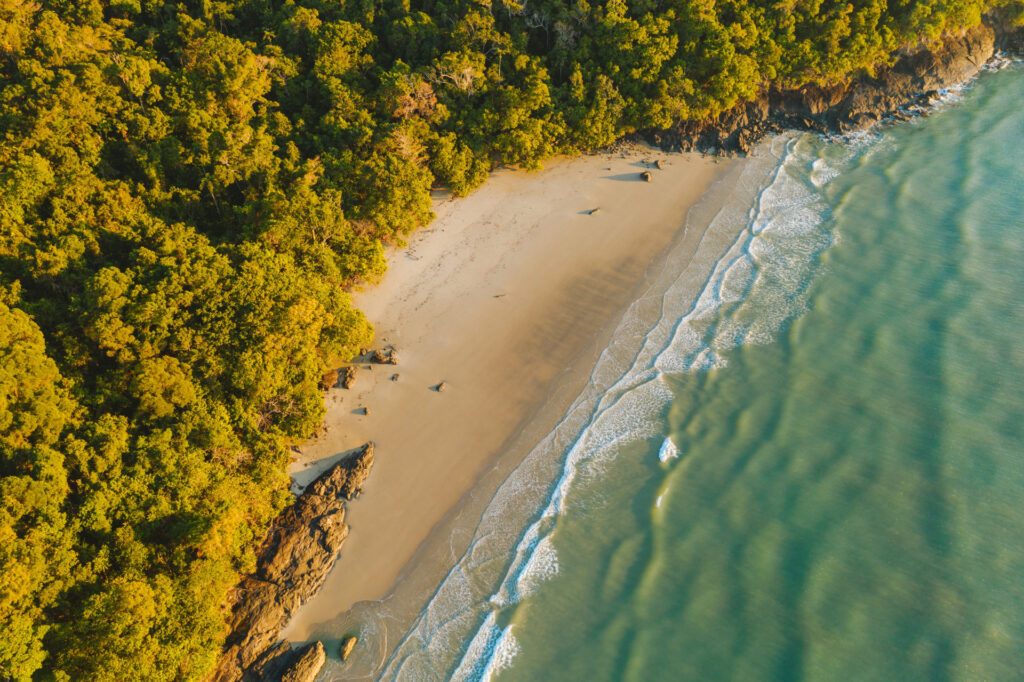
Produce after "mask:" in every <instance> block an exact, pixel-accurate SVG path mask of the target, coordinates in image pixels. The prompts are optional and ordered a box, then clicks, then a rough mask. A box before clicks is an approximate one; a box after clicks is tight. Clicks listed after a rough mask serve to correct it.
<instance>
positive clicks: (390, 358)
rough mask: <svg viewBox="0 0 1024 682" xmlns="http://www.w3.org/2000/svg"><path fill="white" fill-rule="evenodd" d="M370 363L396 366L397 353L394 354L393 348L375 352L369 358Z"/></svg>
mask: <svg viewBox="0 0 1024 682" xmlns="http://www.w3.org/2000/svg"><path fill="white" fill-rule="evenodd" d="M370 360H371V361H372V362H375V363H377V364H378V365H397V364H398V353H396V352H395V349H394V348H388V349H386V350H379V349H378V350H375V351H373V355H371V356H370Z"/></svg>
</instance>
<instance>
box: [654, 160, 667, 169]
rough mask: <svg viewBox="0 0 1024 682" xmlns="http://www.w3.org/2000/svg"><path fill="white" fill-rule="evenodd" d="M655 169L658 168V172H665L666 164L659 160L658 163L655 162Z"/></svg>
mask: <svg viewBox="0 0 1024 682" xmlns="http://www.w3.org/2000/svg"><path fill="white" fill-rule="evenodd" d="M654 167H655V168H657V169H658V170H664V168H665V164H663V163H662V162H661V159H658V160H657V161H655V162H654Z"/></svg>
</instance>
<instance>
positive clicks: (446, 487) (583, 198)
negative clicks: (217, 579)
mask: <svg viewBox="0 0 1024 682" xmlns="http://www.w3.org/2000/svg"><path fill="white" fill-rule="evenodd" d="M658 159H661V160H662V162H663V163H662V169H660V170H659V169H657V168H656V167H655V164H654V163H653V162H654V161H655V160H658ZM739 163H741V162H737V161H725V160H721V159H718V158H702V157H700V156H698V155H696V154H666V153H664V152H660V151H658V150H654V149H650V148H646V147H644V146H640V145H635V144H624V145H621V146H620V147H618V148H617V149H616V150H615V151H614V152H611V153H604V154H600V155H594V156H588V157H580V158H576V159H570V160H562V159H560V160H556V161H554V162H552V163H551V164H549V166H548V167H547V168H546V169H545V170H542V171H540V172H537V173H521V172H502V173H498V174H496V175H495V177H492V178H491V180H490V181H489V182H488V183H487V185H485V186H484V187H483V188H482V189H481V190H478V192H476V193H474V194H473V195H471V196H470V197H467V198H464V199H460V200H458V201H454V202H446V203H444V204H442V205H441V206H440V207H439V209H438V217H437V219H436V220H435V222H434V223H433V224H432V225H431V226H430V227H429V228H427V229H426V230H424V231H423V232H421V233H418V234H417V235H416V236H414V237H413V239H412V240H411V241H410V244H409V246H408V247H407V248H406V249H402V250H400V251H396V252H394V253H393V254H392V255H391V259H392V263H391V266H390V268H389V272H388V274H387V275H386V276H385V279H384V281H383V282H382V283H381V284H380V285H379V286H377V287H375V288H373V289H372V290H370V291H367V292H364V293H362V294H360V295H358V296H357V297H356V299H357V304H358V305H359V306H360V308H362V309H363V310H364V311H366V313H367V315H368V316H369V318H370V319H371V320H372V321H373V322H374V323H375V324H376V325H377V328H378V341H379V342H380V343H382V344H384V345H388V344H394V346H395V347H396V348H397V352H398V354H399V357H400V358H401V360H400V364H399V365H397V366H389V365H375V366H373V367H374V369H372V370H367V369H365V365H362V366H361V367H363V368H362V369H360V370H359V375H358V376H357V378H356V383H355V385H354V387H353V388H352V389H351V390H345V389H334V390H332V391H331V395H329V396H328V416H327V419H326V424H327V426H328V427H329V428H328V430H327V432H326V435H325V436H324V437H322V438H320V439H318V440H317V441H315V442H313V443H310V444H307V445H306V446H305V447H303V448H302V455H301V456H300V458H299V459H298V461H297V462H295V464H294V465H293V467H292V474H293V477H294V479H295V481H296V483H297V484H299V485H301V484H302V483H303V482H305V481H307V480H310V479H311V478H312V477H314V476H315V475H316V474H317V473H319V472H320V471H321V470H322V469H323V468H324V467H326V466H328V465H330V464H331V463H333V461H335V459H336V453H343V452H345V451H347V449H348V447H351V446H352V445H354V444H356V443H357V442H362V441H363V440H373V441H375V442H376V443H377V446H378V452H379V455H378V463H377V465H376V471H375V473H374V476H373V477H372V478H371V479H370V480H369V481H368V483H367V490H368V493H369V494H368V495H367V496H366V497H365V498H362V499H360V500H359V501H357V502H354V503H352V504H351V505H350V506H351V514H352V516H351V519H352V520H353V522H354V524H355V525H354V527H353V531H354V532H353V533H352V535H351V537H350V538H349V539H348V540H347V542H346V545H345V547H344V549H343V550H342V552H341V553H340V555H339V557H338V561H337V562H336V565H335V567H334V569H333V570H332V572H331V574H330V575H329V576H328V578H327V581H326V583H325V585H324V587H323V588H322V589H321V590H320V592H319V593H318V594H317V595H316V596H315V597H313V598H312V599H310V600H309V602H307V603H306V604H305V605H304V606H303V607H302V608H301V609H300V610H299V611H298V612H297V613H296V615H295V617H294V618H293V619H292V621H291V623H290V624H289V625H288V626H287V627H286V628H285V630H284V632H283V633H282V637H283V638H284V639H285V640H288V641H291V642H302V641H306V640H308V639H310V638H311V637H312V636H313V635H315V634H316V635H319V634H325V635H328V637H327V639H337V638H338V637H339V636H340V635H341V634H342V633H341V632H340V629H339V628H340V627H341V625H339V624H337V621H338V619H339V617H340V616H342V615H343V614H345V613H346V612H349V611H351V609H352V607H353V606H356V605H361V604H378V605H379V603H380V601H381V600H383V599H385V598H386V597H387V596H388V595H391V594H393V593H394V591H395V587H396V585H397V584H399V583H404V582H405V581H406V579H407V578H408V576H409V575H410V573H417V574H422V573H429V574H430V575H431V576H433V578H434V579H436V578H437V577H438V573H437V571H438V570H443V569H441V566H442V565H443V564H444V563H445V562H446V561H447V562H448V563H450V561H448V557H450V555H451V554H452V553H454V552H456V550H455V548H454V546H453V545H452V543H449V545H452V546H451V547H450V548H449V551H448V552H445V551H444V547H443V545H444V542H443V540H444V538H441V540H442V542H440V543H439V542H437V540H438V538H437V534H438V533H439V532H441V531H442V530H443V529H450V528H451V527H458V526H459V525H460V524H459V522H458V520H459V519H460V517H461V516H463V515H469V516H472V514H471V513H467V510H469V509H470V508H472V507H473V506H474V505H473V504H472V502H473V500H474V499H479V498H480V497H486V492H482V493H481V491H485V490H486V489H487V488H494V487H496V483H498V482H500V479H501V478H502V475H503V474H502V472H504V473H506V474H507V472H508V470H509V467H510V466H512V467H514V466H515V464H516V463H517V462H516V457H517V453H518V457H519V458H522V457H523V456H525V454H526V453H525V452H523V448H524V447H525V448H526V449H527V450H528V448H529V447H530V446H532V445H533V444H534V443H535V442H536V440H537V439H538V438H540V437H542V436H543V435H544V434H545V433H546V432H548V431H550V429H551V428H552V427H553V426H554V424H555V423H556V421H557V419H558V418H559V417H560V416H561V414H562V413H563V412H564V410H565V409H566V408H567V407H568V406H569V404H570V403H571V401H572V400H573V399H574V398H575V397H576V395H577V394H578V393H579V391H580V390H581V389H582V388H583V387H585V386H586V382H587V377H588V374H589V372H590V370H591V368H592V367H593V365H594V362H595V361H596V359H597V357H598V356H599V354H600V353H601V352H602V350H603V349H604V347H605V345H606V342H607V340H608V337H609V336H610V335H611V333H612V331H613V330H614V328H615V326H616V325H617V324H618V322H619V320H620V318H621V316H622V314H623V313H624V312H625V310H626V309H627V308H628V307H629V306H630V305H631V304H632V303H633V301H634V300H635V299H636V297H637V295H638V293H642V290H643V289H645V288H646V285H647V284H648V283H649V281H650V279H651V278H652V277H653V276H654V274H656V273H655V272H653V271H656V270H657V266H658V265H660V264H661V263H662V262H663V260H664V257H665V256H666V255H667V253H668V252H669V250H670V249H671V248H672V246H673V245H675V244H676V243H677V242H678V240H680V239H682V238H683V237H684V232H685V230H684V226H685V222H686V216H687V213H688V211H689V209H690V208H691V207H692V206H693V205H694V204H696V203H697V202H698V201H699V200H700V198H701V197H702V196H704V194H705V192H706V190H707V189H708V188H709V187H710V186H711V185H712V184H713V183H714V182H715V181H716V180H717V179H719V178H720V177H722V176H723V175H724V174H725V173H726V172H727V171H728V170H729V169H730V168H732V167H734V166H736V165H737V164H739ZM643 172H650V173H651V174H652V181H651V182H650V183H646V182H643V181H642V180H641V179H640V173H643ZM594 208H600V211H599V212H595V213H591V211H592V210H593V209H594ZM498 222H502V223H503V224H501V225H496V223H498ZM504 223H507V224H504ZM488 226H493V227H494V228H495V229H491V230H481V229H479V228H481V227H484V228H486V227H488ZM584 242H585V243H587V248H586V249H582V250H581V249H579V248H578V245H579V244H580V243H584ZM502 303H505V304H509V305H505V306H501V304H502ZM412 330H415V331H412ZM395 373H397V374H399V380H398V381H397V382H395V381H391V380H390V377H391V375H392V374H395ZM441 381H445V382H447V383H448V390H447V391H446V392H445V393H443V394H438V393H436V392H435V391H432V390H430V388H431V387H432V386H436V385H437V384H438V383H439V382H441ZM363 407H369V408H370V409H371V412H370V414H369V415H363V414H361V412H362V408H363ZM416 412H419V413H420V414H419V415H418V416H417V414H416ZM417 417H418V418H417ZM453 451H454V454H453ZM388 465H390V468H389V466H388ZM495 479H497V480H495ZM446 534H447V533H446ZM466 540H467V541H468V536H467V537H466ZM454 544H458V541H457V540H456V541H454ZM439 545H440V546H441V549H440V550H439V549H438V546H439ZM446 554H447V555H448V557H446V556H445V555H446ZM424 563H425V564H428V565H433V567H434V569H435V570H434V571H430V570H426V571H423V570H419V571H417V570H415V569H417V567H418V565H419V564H424ZM416 582H417V584H420V582H422V583H423V585H422V586H423V587H425V588H426V589H429V583H430V582H432V581H431V579H429V578H427V577H424V578H422V579H421V580H417V581H416ZM421 596H424V597H425V596H428V595H421ZM331 624H334V626H331ZM385 646H386V645H385ZM332 648H334V647H331V646H328V651H329V652H330V651H331V650H332ZM381 653H382V652H381ZM353 656H354V658H356V657H357V655H356V654H354V655H353Z"/></svg>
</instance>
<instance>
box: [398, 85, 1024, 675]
mask: <svg viewBox="0 0 1024 682" xmlns="http://www.w3.org/2000/svg"><path fill="white" fill-rule="evenodd" d="M951 100H953V101H951V102H949V103H948V104H946V105H944V106H943V107H941V108H940V110H939V111H937V112H934V113H933V114H932V115H930V116H928V117H926V118H923V119H918V120H916V121H914V122H911V123H909V124H900V125H895V126H890V127H886V128H884V129H881V130H878V131H875V132H872V133H870V134H866V135H864V136H861V137H859V138H857V139H854V140H836V141H826V140H823V139H821V138H820V137H817V136H812V135H798V136H786V137H780V138H777V139H776V140H774V141H772V142H771V144H770V145H769V146H767V147H766V148H765V149H764V150H763V152H762V153H761V156H762V158H761V160H760V161H758V162H757V164H760V165H757V164H753V165H754V166H756V167H752V168H751V170H750V172H749V174H747V175H744V177H742V178H740V179H739V180H737V181H736V183H737V185H738V186H739V187H740V188H741V189H742V187H743V186H744V184H746V185H750V189H754V190H756V191H755V192H752V193H751V195H750V196H752V197H754V200H753V206H752V207H751V205H750V202H749V201H746V202H744V206H742V207H740V206H734V207H732V208H726V209H722V210H721V211H719V212H718V214H717V215H716V216H714V217H713V219H712V221H711V223H712V227H711V229H709V232H708V236H707V239H706V243H705V244H703V245H702V250H701V252H700V254H699V255H700V256H701V257H702V258H704V261H703V263H704V266H703V269H702V268H701V267H698V266H700V265H701V261H700V258H698V259H694V260H693V261H692V262H687V263H686V264H685V266H684V264H680V269H679V272H677V273H674V275H673V276H678V277H679V280H672V279H669V280H666V282H667V285H666V286H665V287H663V288H662V290H660V291H659V292H657V295H654V294H652V295H651V296H649V297H647V299H646V300H643V301H639V302H638V304H637V306H635V309H634V310H633V311H631V316H627V320H626V321H625V322H624V327H623V330H622V331H623V334H622V336H623V340H622V341H621V343H617V344H613V346H612V347H611V348H609V350H608V352H606V354H605V356H604V357H603V358H602V362H601V363H600V364H599V366H598V368H597V369H596V370H595V374H594V377H593V382H592V390H591V393H590V394H588V395H587V396H583V397H581V400H580V401H578V403H577V405H576V406H574V410H573V411H572V412H571V413H570V415H568V416H567V418H566V420H565V421H564V422H563V424H562V425H561V426H560V430H559V431H557V432H556V433H555V434H552V436H551V437H549V439H548V440H547V441H546V442H545V443H542V444H541V446H539V447H538V451H536V452H535V453H534V454H533V455H531V458H528V460H527V462H526V463H524V466H523V467H522V468H521V470H520V471H519V472H517V474H516V475H514V476H513V477H511V478H510V480H509V483H508V484H506V486H505V488H503V493H500V494H499V496H498V498H496V500H495V502H494V503H493V504H492V507H491V509H489V511H488V513H487V514H486V515H485V517H484V519H483V521H482V522H481V525H480V527H479V528H478V529H477V539H476V541H474V543H473V545H472V546H471V548H470V550H469V552H467V554H466V555H465V556H464V557H462V560H461V561H460V562H459V564H458V565H457V566H456V567H455V568H454V569H453V570H452V572H451V573H450V574H449V575H448V577H447V578H446V579H445V581H444V582H443V583H442V585H441V586H440V587H439V588H438V591H437V593H436V594H435V595H434V598H433V599H432V600H431V602H430V604H429V605H428V607H427V608H426V609H425V610H424V613H423V614H421V617H420V619H419V620H418V622H417V623H416V624H415V626H414V628H413V629H412V630H411V631H410V633H408V634H407V635H406V637H405V638H404V639H403V640H402V642H400V643H399V645H398V647H397V649H396V651H395V653H394V654H392V656H391V658H390V659H389V660H388V661H387V662H386V665H385V667H384V669H383V671H382V673H381V675H382V676H383V677H384V678H388V679H391V678H401V679H444V678H450V677H454V678H457V679H481V678H494V679H497V680H502V681H504V680H587V681H588V682H596V681H598V680H702V681H705V680H886V681H888V680H929V681H941V680H1018V679H1024V502H1022V496H1024V266H1022V264H1024V107H1022V105H1024V69H1021V68H1019V67H1012V68H1008V69H1005V70H1003V71H1000V72H996V73H987V74H985V75H983V76H982V77H981V78H980V79H979V80H978V81H977V82H976V83H974V84H973V85H971V86H970V87H968V88H967V89H965V90H964V92H963V93H961V94H959V95H955V96H952V97H951ZM766 169H767V170H768V171H769V172H767V173H766V172H765V170H766ZM765 178H768V179H767V180H766V179H765ZM739 228H741V229H739ZM709 263H710V265H708V264H709ZM680 273H682V274H681V275H680ZM709 273H710V274H709ZM688 278H689V279H688ZM694 278H698V280H696V283H697V284H698V286H694V284H695V280H694ZM686 291H689V292H691V293H690V295H683V294H682V293H681V292H686ZM694 291H700V294H699V295H697V296H693V295H692V292H694ZM545 453H546V454H545ZM552 453H557V455H558V456H557V457H552V456H551V454H552ZM553 482H554V483H553ZM538 510H540V511H539V512H538ZM499 529H501V532H499Z"/></svg>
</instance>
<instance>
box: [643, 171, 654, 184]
mask: <svg viewBox="0 0 1024 682" xmlns="http://www.w3.org/2000/svg"><path fill="white" fill-rule="evenodd" d="M640 179H641V180H643V181H644V182H650V181H651V180H653V179H654V176H653V175H651V172H650V171H644V172H643V173H641V174H640Z"/></svg>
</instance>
